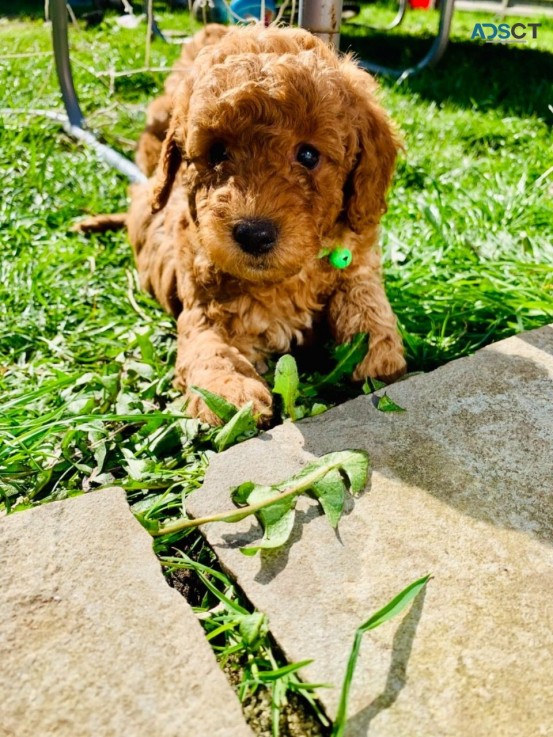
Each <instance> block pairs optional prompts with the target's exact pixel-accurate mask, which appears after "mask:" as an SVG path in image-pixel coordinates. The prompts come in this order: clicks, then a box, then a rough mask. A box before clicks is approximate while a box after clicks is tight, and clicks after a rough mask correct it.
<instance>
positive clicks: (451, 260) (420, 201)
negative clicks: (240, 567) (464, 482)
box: [0, 2, 553, 734]
mask: <svg viewBox="0 0 553 737" xmlns="http://www.w3.org/2000/svg"><path fill="white" fill-rule="evenodd" d="M4 5H6V7H3V6H4ZM37 7H38V9H37ZM42 7H43V5H42V3H32V2H29V3H21V4H20V8H21V9H20V10H19V11H18V15H17V16H16V17H12V18H6V19H4V20H2V21H0V48H1V49H2V52H1V53H0V84H1V86H2V89H3V90H4V91H5V94H4V96H3V102H2V103H1V106H2V111H1V113H0V168H1V171H2V182H3V196H2V198H1V200H0V248H1V251H0V354H1V363H0V510H4V512H7V513H12V512H14V511H18V510H23V509H26V508H28V507H31V506H33V505H36V504H42V503H44V502H48V501H52V500H56V499H63V498H66V497H68V496H72V495H75V494H80V493H82V492H83V491H93V490H96V489H101V488H104V487H106V486H110V485H114V484H117V485H119V486H122V487H124V488H125V489H126V490H127V493H128V497H129V502H130V504H131V506H132V508H133V511H135V513H137V514H139V515H142V516H145V517H147V518H150V519H153V520H158V521H165V520H167V519H169V518H173V517H176V516H179V515H180V514H181V513H182V502H183V498H185V497H186V495H187V494H188V493H190V492H191V491H192V490H194V489H197V488H198V487H199V486H200V485H201V483H202V478H203V474H204V472H205V468H206V466H207V464H208V462H209V457H210V455H211V454H212V453H214V452H216V448H217V442H216V436H215V431H214V430H213V429H211V428H208V427H205V426H201V425H200V424H199V423H198V422H197V421H195V420H190V419H187V418H186V416H185V413H184V408H183V403H182V400H181V398H180V397H179V395H178V394H177V393H176V392H175V391H174V389H173V388H172V383H171V382H172V366H173V363H174V354H175V341H174V324H173V321H172V319H171V318H169V317H168V316H166V315H165V314H164V313H163V312H162V311H161V310H160V308H159V307H158V306H157V305H156V304H155V303H154V302H153V301H152V300H151V299H150V298H149V297H148V296H147V295H145V294H143V293H142V292H141V291H140V290H139V288H138V284H137V279H136V274H135V271H134V268H133V263H132V259H131V255H130V249H129V246H128V244H127V242H126V238H125V236H124V235H123V234H120V233H116V234H106V235H102V236H93V237H90V238H85V237H84V236H82V235H78V234H75V233H71V232H70V227H71V225H72V223H73V222H74V221H75V220H77V219H78V218H79V217H81V216H82V215H83V214H86V213H97V212H112V211H119V210H121V209H124V208H125V203H126V182H125V181H124V179H123V177H121V176H120V175H118V174H117V173H115V172H114V171H113V170H111V169H109V168H108V167H107V166H106V165H105V164H103V163H101V162H99V161H98V160H97V159H96V158H95V156H94V154H93V153H92V152H91V151H89V150H87V149H85V148H82V147H81V146H79V145H78V144H75V143H74V142H72V141H70V140H69V139H68V138H67V137H66V136H65V135H64V134H63V133H62V132H61V130H60V127H59V125H58V124H56V122H55V121H52V120H51V119H49V118H48V117H47V116H46V115H45V114H44V112H45V111H52V110H60V94H59V90H58V87H57V83H56V78H55V71H54V66H53V59H52V55H51V46H50V29H49V27H47V26H45V25H44V23H43V22H42V21H41V19H40V9H41V8H42ZM10 8H11V4H10V5H9V6H8V4H7V3H6V4H4V3H2V2H0V15H2V13H3V12H5V14H6V15H9V14H10V13H11V12H12V11H11V9H10ZM158 15H159V20H160V22H161V25H162V27H164V28H168V29H179V30H190V29H191V28H192V25H191V23H190V21H189V20H188V17H187V16H186V15H185V14H181V13H179V14H173V13H169V12H167V11H165V10H163V8H160V11H159V13H158ZM391 15H393V13H392V11H390V10H388V9H387V8H385V7H375V6H365V7H364V9H363V12H362V14H361V16H360V17H358V18H357V19H356V22H361V23H362V22H370V23H377V22H385V21H386V20H389V19H390V17H391ZM521 20H522V22H524V19H521ZM534 20H536V19H534ZM537 20H538V22H539V19H537ZM476 21H478V22H489V21H490V17H489V16H488V15H476V14H469V13H462V14H461V13H457V15H456V17H455V19H454V24H453V33H452V43H451V45H450V47H449V49H448V51H447V53H446V57H445V59H444V60H443V62H442V63H441V64H440V66H439V67H438V68H437V69H436V70H434V71H429V72H427V73H425V74H423V75H421V76H419V77H416V78H413V79H409V80H407V81H405V82H403V83H402V84H400V85H397V84H395V83H394V82H393V81H391V80H386V79H383V80H382V99H383V103H384V105H385V106H386V108H387V109H388V110H389V111H390V114H391V116H392V117H393V118H394V120H395V121H396V122H397V124H398V127H399V128H400V130H401V132H402V135H403V138H404V141H405V149H406V150H405V153H404V154H403V155H402V156H401V157H400V161H399V165H398V170H397V174H396V177H395V180H394V185H393V189H392V191H391V193H390V197H389V203H390V206H389V211H388V213H387V215H386V217H385V218H384V222H383V232H382V245H383V251H384V257H385V258H384V268H385V274H386V284H387V291H388V295H389V297H390V301H391V303H392V306H393V308H394V310H395V312H396V314H397V315H398V317H399V321H400V325H401V329H402V332H403V335H404V339H405V343H406V346H407V353H408V359H409V367H410V370H411V371H429V370H432V369H434V368H435V367H437V366H439V365H441V364H443V363H444V362H446V361H450V360H453V359H455V358H458V357H461V356H464V355H468V354H470V353H471V352H473V351H474V350H476V349H477V348H479V347H481V346H483V345H486V344H488V343H490V342H493V341H495V340H499V339H501V338H504V337H507V336H508V335H512V334H514V333H517V332H519V331H521V330H527V329H531V328H535V327H539V326H541V325H544V324H546V323H548V322H551V320H552V319H553V238H552V234H553V210H552V208H551V205H550V201H551V193H552V191H553V190H552V187H553V156H552V151H553V145H552V137H551V132H550V126H551V122H552V120H553V111H552V109H551V107H550V105H551V104H552V103H553V94H552V92H553V84H552V81H553V23H552V22H551V21H546V20H545V19H542V21H541V22H542V26H541V27H540V29H539V34H538V38H537V39H536V40H535V41H531V42H530V43H528V44H527V45H525V46H520V47H517V46H498V45H491V44H488V45H483V44H482V43H481V42H476V41H471V40H470V36H471V31H472V28H473V26H474V23H475V22H476ZM509 21H510V22H515V19H514V18H513V19H511V18H509ZM435 24H436V15H435V14H434V13H425V12H412V13H410V14H409V15H408V18H407V21H406V23H405V24H404V25H403V26H401V27H400V29H398V31H396V32H394V33H393V34H391V36H390V35H384V34H381V33H378V32H373V31H368V30H367V29H365V28H360V27H359V26H348V27H345V28H344V32H343V35H342V46H343V48H344V49H349V48H352V49H354V50H355V51H356V52H357V53H359V54H360V55H362V56H368V55H369V54H370V56H371V58H372V59H374V60H378V61H380V62H382V63H388V64H394V65H399V64H402V63H403V64H408V63H412V62H413V61H416V60H417V58H418V57H420V56H421V55H422V53H423V52H424V49H425V48H426V47H427V45H428V39H429V37H430V35H431V32H432V30H433V29H434V27H435ZM144 36H145V31H144V26H141V27H139V28H138V29H136V30H124V29H121V28H119V27H118V26H117V25H116V24H115V22H114V18H113V17H108V18H107V20H106V21H105V22H104V23H103V24H102V25H100V26H99V27H95V28H91V29H88V30H86V29H83V28H81V29H72V30H71V45H72V54H73V60H74V73H75V78H76V84H77V88H78V90H79V94H80V98H81V104H82V107H83V109H84V110H85V111H86V113H87V117H88V121H89V124H90V127H91V128H92V129H93V130H95V131H96V132H97V133H99V134H100V135H101V136H102V137H103V138H104V140H105V141H107V142H108V143H109V144H111V145H112V146H114V147H116V148H118V149H119V150H120V151H122V152H124V153H127V154H128V155H131V154H132V150H133V146H134V141H135V140H136V138H137V135H138V133H139V132H140V130H141V128H142V126H143V124H144V108H145V104H146V102H147V101H148V100H149V99H150V98H151V97H152V96H154V95H156V94H157V92H158V91H159V90H160V88H161V85H162V83H163V78H164V73H163V72H157V71H156V72H151V71H147V72H145V71H141V72H139V73H136V74H132V75H131V74H128V75H127V74H123V72H127V71H130V70H133V69H142V68H143V67H144V58H145V44H144ZM177 54H178V47H177V46H175V45H166V44H163V43H161V42H159V41H156V42H155V43H153V45H152V58H151V65H152V67H154V68H155V69H159V68H167V67H168V66H170V64H171V63H172V61H173V60H174V58H175V57H176V56H177ZM8 108H9V110H8ZM337 360H339V356H338V357H336V356H335V357H334V358H332V356H330V358H329V360H328V365H325V366H323V365H321V366H320V367H316V368H317V369H318V370H319V372H320V373H324V372H325V371H328V370H330V368H331V366H332V362H333V361H334V362H336V361H337ZM302 381H303V384H304V388H305V387H306V386H309V385H312V384H313V383H314V381H313V377H312V376H311V375H308V374H305V373H304V374H303V375H302ZM359 391H361V389H360V388H358V387H352V386H351V385H349V384H348V382H347V381H345V380H341V381H340V382H339V383H338V384H337V385H335V383H334V382H333V381H331V382H327V383H323V384H322V385H321V384H320V385H319V391H318V393H317V395H316V396H310V397H309V398H307V399H306V400H305V402H304V404H305V407H306V411H311V409H312V407H313V405H314V404H316V405H317V409H316V411H319V410H321V409H323V408H324V407H326V406H329V405H331V404H332V403H336V402H337V401H340V400H342V399H343V398H346V397H348V396H353V395H355V393H356V392H359ZM175 546H177V547H178V548H179V549H180V550H182V551H185V552H186V555H187V556H189V557H188V558H187V559H186V562H185V563H181V564H180V565H181V566H183V567H184V568H188V569H189V568H192V569H194V570H195V571H196V572H197V571H198V570H201V572H202V576H203V578H202V580H201V581H200V579H198V578H197V577H196V579H195V582H194V583H193V584H192V585H190V584H189V583H188V584H187V586H188V593H189V597H190V598H191V599H192V602H193V603H194V604H195V605H197V606H198V607H199V608H200V609H204V610H207V609H208V608H209V607H210V606H211V605H212V604H213V601H214V600H215V598H216V596H217V594H216V593H215V592H214V591H213V590H211V591H210V590H209V588H210V587H211V589H213V588H214V587H217V586H218V587H220V588H221V590H223V591H226V593H227V596H230V597H231V598H233V597H234V596H235V594H234V593H233V587H232V582H230V581H229V580H228V579H227V578H226V577H224V576H223V575H222V574H218V575H219V578H216V574H214V573H210V572H209V570H208V571H206V570H205V569H204V568H202V566H204V565H208V566H212V565H214V564H213V559H212V558H211V555H210V552H209V551H208V550H206V549H205V547H204V546H203V543H202V541H201V538H199V537H198V535H197V534H196V533H188V535H185V536H183V535H182V534H180V535H172V536H169V537H165V538H163V537H162V538H158V539H157V540H156V549H157V551H158V552H159V554H160V555H161V556H162V558H163V557H165V562H166V564H167V567H168V568H171V566H170V565H169V562H168V559H167V556H169V555H173V554H174V550H175ZM172 560H174V559H172ZM173 575H174V577H176V578H178V577H179V575H180V574H177V573H174V574H173ZM206 575H207V578H206ZM206 581H207V582H208V583H209V584H210V586H208V585H207V584H206ZM206 587H207V588H206ZM237 617H238V614H237V611H235V612H227V613H226V614H217V615H215V616H213V617H212V618H211V619H206V620H205V622H204V623H205V624H206V627H207V629H208V631H210V632H211V633H213V631H214V630H216V629H217V628H219V627H221V628H222V630H221V631H222V632H223V631H224V630H225V625H227V624H228V622H229V621H232V622H234V624H233V626H229V627H228V628H227V629H226V632H225V634H221V635H220V636H219V637H218V638H215V639H214V640H213V642H214V644H215V646H216V648H218V649H219V651H220V654H221V657H222V659H223V661H227V667H230V666H229V663H235V662H238V661H240V664H241V666H242V671H241V673H242V676H241V678H242V695H246V694H247V693H249V692H250V691H251V690H252V689H254V688H255V687H256V686H257V685H258V684H259V683H261V684H263V683H273V682H274V678H273V679H271V676H270V675H267V674H270V673H271V672H272V669H274V668H275V667H276V665H277V660H276V657H277V656H275V655H274V654H273V652H272V650H271V649H270V643H269V640H268V639H267V636H266V635H263V636H262V637H261V639H259V640H258V641H256V642H255V643H252V642H246V641H244V638H242V636H241V635H240V634H239V631H238V625H237V624H236V622H237ZM260 674H261V675H260ZM285 680H286V685H287V687H289V688H290V689H291V690H292V691H297V690H301V686H300V685H298V682H297V679H296V678H295V675H294V674H293V673H291V674H288V673H287V674H286V676H285ZM274 693H275V692H274V691H273V695H274ZM274 698H275V699H277V701H278V694H277V696H274ZM275 713H276V712H275ZM283 718H284V717H283ZM275 719H277V717H275ZM286 729H287V727H286V725H285V724H284V726H283V732H284V734H287V731H286Z"/></svg>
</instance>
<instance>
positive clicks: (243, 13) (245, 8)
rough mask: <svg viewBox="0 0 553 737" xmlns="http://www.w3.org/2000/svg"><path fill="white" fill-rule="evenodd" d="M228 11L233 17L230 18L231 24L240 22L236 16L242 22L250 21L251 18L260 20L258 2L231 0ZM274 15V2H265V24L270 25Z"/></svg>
mask: <svg viewBox="0 0 553 737" xmlns="http://www.w3.org/2000/svg"><path fill="white" fill-rule="evenodd" d="M230 9H231V10H232V12H233V13H235V15H233V16H232V22H233V23H239V22H240V21H239V20H238V18H236V16H239V18H241V19H243V20H251V19H252V18H253V19H255V20H257V21H259V20H261V3H260V2H259V0H232V2H231V4H230ZM275 14H276V5H275V2H274V0H265V24H268V23H270V22H271V21H272V20H273V18H274V16H275Z"/></svg>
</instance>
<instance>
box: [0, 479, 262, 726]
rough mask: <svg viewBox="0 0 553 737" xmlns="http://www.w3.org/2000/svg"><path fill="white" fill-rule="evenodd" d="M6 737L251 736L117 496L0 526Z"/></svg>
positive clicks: (57, 505) (0, 673) (53, 508)
mask: <svg viewBox="0 0 553 737" xmlns="http://www.w3.org/2000/svg"><path fill="white" fill-rule="evenodd" d="M0 591H1V594H0V662H1V664H2V665H1V667H0V692H1V694H2V697H1V701H2V706H1V708H0V713H1V716H0V735H1V736H2V737H54V735H55V737H152V735H155V736H156V737H198V736H199V735H206V736H207V735H209V736H210V737H212V736H214V735H216V736H217V737H234V736H236V737H251V734H252V733H251V732H250V730H249V728H248V727H247V726H246V724H245V722H244V719H243V717H242V713H241V710H240V706H239V703H238V700H237V698H236V696H235V694H234V692H233V691H232V689H231V687H230V686H229V685H228V683H227V681H226V678H225V676H224V674H223V673H222V671H221V670H220V668H219V666H218V664H217V662H216V660H215V657H214V655H213V652H212V650H211V648H210V646H209V644H208V643H207V641H206V640H205V637H204V635H203V631H202V628H201V626H200V624H199V623H198V621H197V620H196V617H195V616H194V613H193V612H192V610H191V609H190V607H189V606H188V604H187V603H186V601H185V600H184V599H183V598H182V597H181V596H180V595H179V594H178V593H177V592H176V591H174V590H173V589H171V588H169V586H168V585H167V583H166V582H165V580H164V577H163V574H162V573H161V569H160V566H159V562H158V561H157V559H156V557H155V555H154V554H153V552H152V541H151V538H150V536H149V535H148V533H147V532H146V531H145V530H143V529H142V527H141V526H140V525H139V523H138V522H137V521H136V520H135V519H134V517H133V516H132V514H131V512H130V510H129V507H128V505H127V502H126V499H125V493H124V491H123V490H121V489H111V490H106V491H102V492H95V493H94V494H90V495H85V496H81V497H78V498H74V499H68V500H66V501H63V502H54V503H52V504H48V505H45V506H43V507H39V508H36V509H33V510H29V511H25V512H21V513H18V514H14V515H12V516H8V517H5V518H3V519H0Z"/></svg>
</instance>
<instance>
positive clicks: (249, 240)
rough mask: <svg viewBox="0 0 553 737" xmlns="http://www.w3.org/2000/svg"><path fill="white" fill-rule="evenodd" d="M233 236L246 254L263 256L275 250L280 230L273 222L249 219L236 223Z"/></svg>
mask: <svg viewBox="0 0 553 737" xmlns="http://www.w3.org/2000/svg"><path fill="white" fill-rule="evenodd" d="M232 236H233V238H234V240H235V241H236V242H237V243H238V245H239V246H240V248H241V249H242V250H243V251H244V252H245V253H249V254H251V255H252V256H263V255H264V254H265V253H268V252H269V251H271V250H272V249H273V248H274V246H275V244H276V242H277V238H278V228H277V226H276V225H275V223H273V221H272V220H261V219H259V218H248V219H247V220H240V222H238V223H236V225H235V226H234V228H233V229H232Z"/></svg>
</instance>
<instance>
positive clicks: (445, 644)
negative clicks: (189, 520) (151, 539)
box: [188, 327, 553, 737]
mask: <svg viewBox="0 0 553 737" xmlns="http://www.w3.org/2000/svg"><path fill="white" fill-rule="evenodd" d="M387 391H388V394H389V396H390V397H391V398H392V399H393V400H394V401H395V402H397V403H398V404H399V405H400V406H402V407H404V408H405V409H406V410H407V411H406V412H404V413H401V414H399V413H382V412H379V411H378V410H377V409H376V408H375V406H374V403H373V397H360V398H358V399H355V400H353V401H351V402H348V403H347V404H345V405H342V406H340V407H337V408H336V409H334V410H332V411H330V412H327V413H326V414H324V415H322V416H320V417H317V418H313V419H309V420H306V421H303V422H300V423H297V424H295V425H293V424H291V423H286V424H284V425H282V426H280V427H277V428H275V429H274V430H273V431H271V432H270V433H267V434H265V435H262V436H260V437H259V438H256V439H254V440H251V441H248V442H247V443H243V444H241V445H238V446H236V447H234V448H232V449H231V450H229V451H227V452H225V453H224V454H222V455H220V456H218V457H216V458H214V459H213V461H212V463H211V466H210V469H209V472H208V475H207V478H206V482H205V484H204V487H203V488H202V489H201V490H200V491H198V492H197V493H196V494H194V495H193V496H192V497H191V498H190V499H189V502H188V510H189V512H190V513H191V514H193V515H195V516H200V515H201V516H203V515H207V514H210V513H213V512H216V511H222V510H224V509H227V508H228V507H229V490H230V489H231V488H232V487H234V486H235V485H237V484H239V483H241V482H243V481H245V480H253V481H257V482H261V483H274V482H277V481H281V480H283V479H285V478H286V477H288V476H289V475H291V474H293V473H295V472H297V471H298V470H299V469H300V468H301V467H302V466H303V465H305V464H306V463H307V462H309V460H310V459H312V457H313V455H315V456H319V455H322V454H324V453H327V452H330V451H334V450H344V449H348V448H350V449H351V448H364V449H366V450H367V451H368V452H369V453H370V455H371V458H372V462H373V471H372V475H371V479H370V483H369V488H368V489H367V491H366V493H365V494H364V495H363V496H361V497H360V498H359V499H358V500H357V501H356V502H355V504H354V506H353V508H352V509H351V510H350V511H349V513H348V514H347V516H346V517H345V518H343V519H342V521H341V522H340V527H339V532H338V534H336V533H335V532H334V531H333V530H332V529H331V528H330V527H329V525H328V523H327V522H326V520H325V519H324V518H322V517H321V516H320V514H319V511H318V508H317V507H316V506H314V503H311V502H309V501H302V502H301V504H300V505H298V508H299V509H300V510H301V513H300V514H299V515H298V517H299V519H298V520H297V524H296V526H295V529H294V533H293V539H292V543H291V544H290V545H288V546H287V547H286V549H284V550H282V551H280V552H274V553H270V554H267V555H265V556H264V557H262V558H259V557H256V558H248V557H245V556H243V555H242V554H241V553H240V552H239V550H238V547H239V546H240V545H244V544H245V543H246V542H249V541H251V540H253V539H256V538H257V537H259V534H260V532H259V529H258V528H257V525H256V523H255V521H252V518H250V519H247V520H243V521H242V522H240V523H237V524H232V525H231V524H224V523H218V524H211V525H206V527H205V533H206V535H207V538H208V540H209V541H210V543H211V544H212V545H213V546H214V548H215V550H216V552H217V555H218V556H219V557H220V560H221V561H222V563H223V565H224V566H225V567H226V568H227V569H228V570H229V571H230V572H231V573H232V575H234V576H235V577H236V578H237V580H238V583H239V585H240V586H241V587H242V588H243V589H244V591H245V592H246V594H247V596H248V597H249V598H250V600H251V601H252V602H253V603H254V604H255V606H256V607H258V608H259V609H260V610H262V611H264V612H265V613H266V614H268V616H269V621H270V628H271V631H272V633H273V635H274V636H275V638H276V640H277V641H278V643H279V645H280V646H281V647H282V648H283V650H284V652H285V654H286V656H287V657H288V658H289V659H290V660H301V659H305V658H313V659H314V662H313V664H312V665H310V666H308V667H307V668H306V669H305V670H304V672H303V676H304V677H305V678H306V679H309V680H312V681H317V682H321V681H322V682H326V683H328V682H331V683H332V684H334V686H335V688H333V689H322V690H321V691H320V696H321V699H322V702H323V704H324V706H325V708H326V709H327V711H328V713H329V714H330V715H334V714H335V712H336V707H337V703H338V696H339V686H340V684H341V681H342V677H343V674H344V670H345V664H346V661H347V657H348V653H349V649H350V646H351V642H352V638H353V633H354V631H355V629H356V627H357V626H358V625H359V624H360V623H361V622H362V621H364V620H365V619H366V618H367V617H368V616H369V615H370V614H371V613H372V612H373V611H375V610H376V609H377V608H379V607H380V606H382V605H383V604H385V603H386V602H387V601H388V600H389V599H390V598H391V597H392V596H393V595H395V594H396V593H398V592H399V591H400V590H401V589H402V588H403V587H404V586H406V585H407V584H408V583H410V582H411V581H413V580H415V579H416V578H418V577H420V576H422V575H424V574H425V573H427V572H432V573H433V575H434V578H433V580H432V581H431V582H430V583H429V585H428V588H427V592H426V597H425V598H422V597H419V599H418V600H416V601H415V603H414V605H413V606H412V608H411V609H410V610H409V611H408V612H407V613H406V614H405V615H404V616H403V618H400V619H399V620H398V621H394V622H391V623H387V624H386V625H384V626H383V627H381V628H379V629H377V630H374V631H373V632H371V633H370V634H368V635H366V636H365V640H364V643H363V647H362V653H361V660H360V663H359V666H358V671H357V673H356V677H355V680H354V687H353V692H352V699H351V704H350V712H349V713H350V715H351V716H350V721H349V726H348V732H347V734H348V735H349V736H350V737H361V736H364V735H367V734H370V735H371V737H419V736H420V737H442V736H443V737H466V735H471V737H490V736H491V735H493V737H507V736H508V737H536V736H537V735H549V734H551V730H552V725H553V678H552V677H551V672H552V670H551V663H552V662H553V550H552V548H551V543H552V542H553V410H552V408H553V327H547V328H543V329H541V330H537V331H533V332H530V333H527V334H523V335H521V336H518V337H514V338H510V339H509V340H505V341H503V342H500V343H498V344H496V345H494V346H491V347H488V348H486V349H484V350H481V351H479V352H478V353H476V354H475V355H474V356H472V357H470V358H466V359H461V360H458V361H455V362H452V363H451V364H449V365H447V366H445V367H443V368H441V369H438V370H437V371H435V372H433V373H431V374H427V375H423V376H418V377H413V378H412V379H410V380H408V381H406V382H404V383H400V384H396V385H394V386H392V387H389V388H388V389H387ZM379 393H380V394H381V393H382V392H379Z"/></svg>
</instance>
